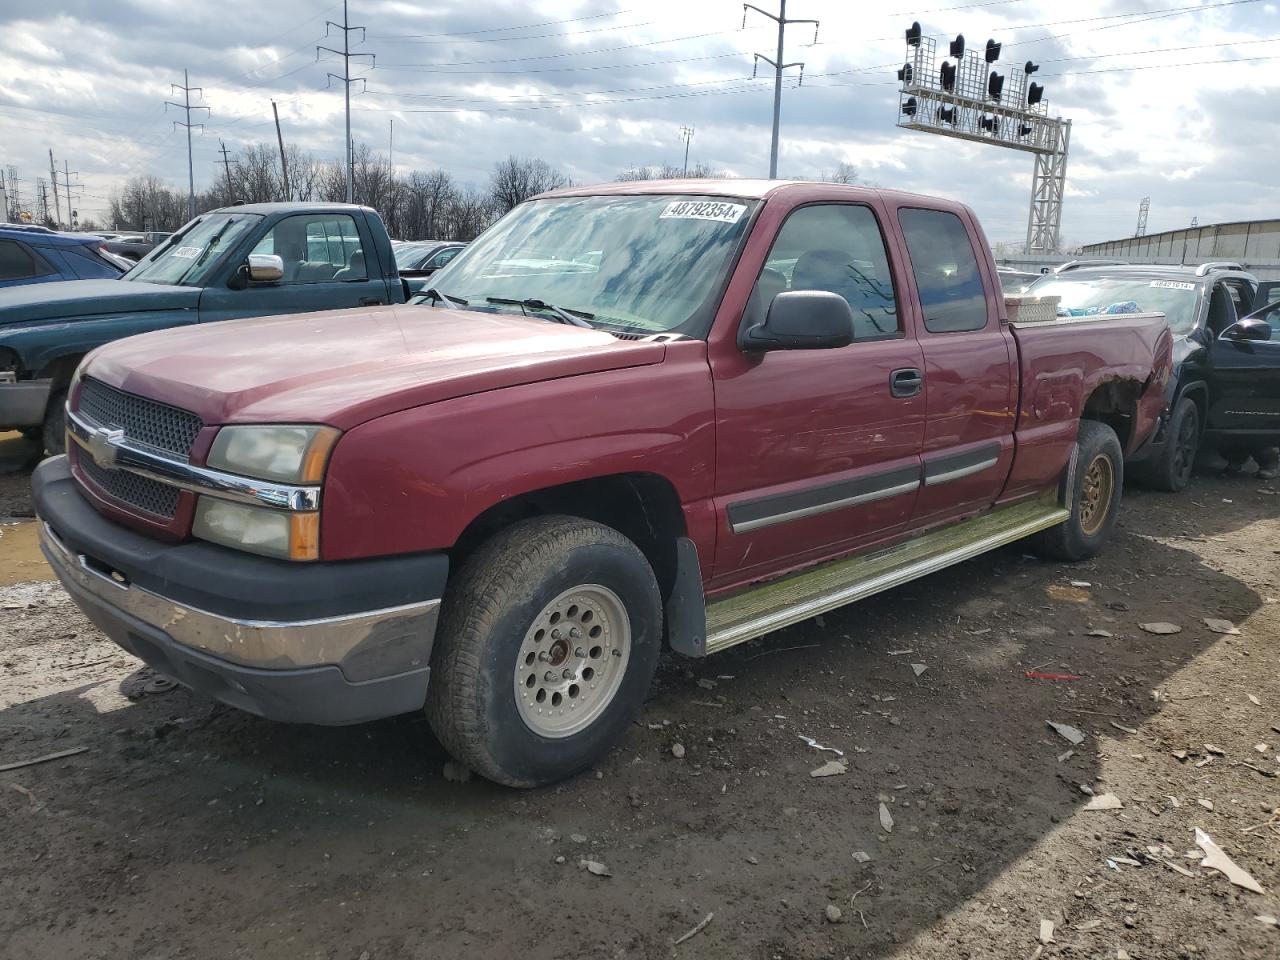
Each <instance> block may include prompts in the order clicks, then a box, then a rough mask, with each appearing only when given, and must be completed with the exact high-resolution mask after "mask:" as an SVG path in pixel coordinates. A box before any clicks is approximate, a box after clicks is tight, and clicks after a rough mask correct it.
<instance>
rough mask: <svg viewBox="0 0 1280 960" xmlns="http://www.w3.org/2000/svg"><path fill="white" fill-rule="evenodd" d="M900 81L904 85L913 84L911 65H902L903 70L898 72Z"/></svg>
mask: <svg viewBox="0 0 1280 960" xmlns="http://www.w3.org/2000/svg"><path fill="white" fill-rule="evenodd" d="M898 79H899V80H901V81H902V82H903V83H910V82H911V64H909V63H904V64H903V65H902V67H901V69H899V70H898Z"/></svg>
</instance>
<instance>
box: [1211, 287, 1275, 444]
mask: <svg viewBox="0 0 1280 960" xmlns="http://www.w3.org/2000/svg"><path fill="white" fill-rule="evenodd" d="M1253 316H1254V317H1255V318H1256V319H1259V320H1265V321H1266V322H1267V323H1269V324H1270V325H1271V339H1270V340H1269V341H1267V340H1235V339H1232V338H1231V337H1229V336H1226V335H1225V334H1226V333H1227V332H1228V330H1229V328H1230V327H1231V325H1232V324H1233V323H1235V322H1236V319H1237V316H1236V310H1235V301H1234V298H1233V297H1232V295H1231V291H1230V290H1228V289H1227V287H1226V284H1225V283H1222V282H1219V283H1217V284H1215V285H1214V288H1213V292H1212V294H1210V297H1209V317H1208V322H1207V324H1206V326H1207V329H1208V333H1209V335H1210V337H1211V338H1212V339H1211V340H1210V342H1209V375H1208V380H1209V415H1208V423H1207V424H1206V431H1207V432H1208V433H1209V434H1210V435H1211V439H1212V441H1213V442H1214V443H1215V444H1216V445H1217V446H1218V448H1219V449H1226V448H1229V447H1232V446H1239V447H1241V448H1243V449H1245V450H1251V449H1253V448H1254V447H1259V446H1262V447H1265V446H1275V445H1276V444H1277V442H1278V441H1280V302H1276V303H1275V304H1273V305H1272V307H1271V309H1269V310H1265V311H1261V312H1256V311H1255V313H1254V315H1253Z"/></svg>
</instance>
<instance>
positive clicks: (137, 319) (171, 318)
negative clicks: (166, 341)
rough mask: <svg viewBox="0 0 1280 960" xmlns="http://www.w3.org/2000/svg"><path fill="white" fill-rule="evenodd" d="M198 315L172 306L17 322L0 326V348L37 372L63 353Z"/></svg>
mask: <svg viewBox="0 0 1280 960" xmlns="http://www.w3.org/2000/svg"><path fill="white" fill-rule="evenodd" d="M198 317H199V313H198V311H197V310H195V309H194V308H175V309H172V310H147V311H140V312H131V313H118V314H104V315H100V316H89V317H75V318H73V319H69V320H55V321H52V322H50V321H47V320H45V321H40V322H39V323H31V324H22V323H16V324H11V325H6V326H4V327H0V348H7V349H9V350H12V351H13V352H14V353H15V354H16V355H17V357H18V360H19V363H20V365H21V367H22V369H23V370H26V371H27V372H29V373H32V374H34V375H37V376H38V375H40V374H42V373H44V372H45V371H47V370H49V369H50V368H51V367H52V366H53V365H54V363H56V362H57V361H58V360H60V359H61V358H63V357H70V356H81V355H83V354H85V353H88V352H89V351H90V350H92V349H94V348H95V347H100V346H102V345H103V344H104V343H110V342H111V341H112V340H119V339H121V338H123V337H132V336H134V335H136V334H139V333H150V332H151V331H152V330H165V329H168V328H169V327H176V326H180V325H182V324H187V323H195V322H196V320H197V319H198Z"/></svg>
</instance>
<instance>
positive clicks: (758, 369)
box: [709, 203, 924, 589]
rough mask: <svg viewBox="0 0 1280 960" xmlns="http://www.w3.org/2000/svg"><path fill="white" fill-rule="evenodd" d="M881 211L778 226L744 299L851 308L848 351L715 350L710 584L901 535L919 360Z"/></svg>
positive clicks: (912, 462)
mask: <svg viewBox="0 0 1280 960" xmlns="http://www.w3.org/2000/svg"><path fill="white" fill-rule="evenodd" d="M889 262H890V261H889V257H888V254H887V251H886V247H885V242H884V237H883V233H882V230H881V226H880V221H879V217H878V215H877V212H876V210H873V208H872V207H871V206H870V205H867V204H861V203H847V204H845V203H841V204H827V203H824V204H814V205H810V206H802V207H799V208H797V209H796V210H794V211H792V212H791V213H790V214H789V215H788V216H787V218H786V220H785V221H784V222H783V224H782V226H781V228H780V230H779V232H778V235H777V237H776V238H775V240H774V242H773V245H772V247H771V248H770V251H769V253H768V254H767V256H766V259H765V263H764V266H763V268H762V269H761V270H760V272H759V275H758V277H757V280H756V284H755V288H754V292H753V293H752V295H751V298H750V300H749V302H748V305H747V309H746V316H745V318H744V322H745V323H748V324H751V323H754V322H758V321H759V320H762V319H763V318H764V316H765V315H766V314H767V311H768V308H769V304H770V303H771V302H772V300H773V298H774V297H775V296H776V295H777V294H779V293H781V292H783V291H785V290H826V291H830V292H832V293H838V294H840V295H841V296H843V297H844V298H845V299H846V300H848V301H849V304H850V306H851V307H852V308H853V313H854V317H855V323H854V326H855V335H856V339H855V342H853V343H851V344H849V345H848V346H845V347H841V348H837V349H825V350H790V351H787V350H779V351H771V352H767V353H746V352H743V351H742V350H740V349H739V348H738V347H737V344H736V342H735V341H734V340H733V334H736V330H734V331H729V332H728V335H727V337H726V336H725V332H724V331H717V333H720V334H721V338H718V339H717V340H716V341H715V342H714V343H713V344H712V346H711V368H712V379H713V383H714V387H715V396H716V516H717V521H718V523H719V525H720V529H719V533H718V536H717V548H716V562H715V571H716V576H714V577H713V578H712V582H711V584H709V585H710V586H711V587H712V588H713V589H714V588H715V587H716V586H717V585H728V584H729V583H736V582H741V581H744V580H747V579H752V578H758V577H761V576H767V575H768V574H770V573H774V572H777V571H779V570H780V569H783V568H785V567H788V566H797V565H800V564H803V563H806V562H810V561H816V560H819V559H822V558H824V557H827V556H833V555H836V554H839V553H843V552H847V551H849V550H852V549H855V548H856V547H858V546H861V545H863V544H867V543H870V542H872V541H875V540H879V539H883V538H886V537H888V536H891V535H893V534H894V533H896V532H899V531H901V530H903V529H904V528H905V527H906V524H907V521H908V520H909V519H910V517H911V508H912V505H913V504H914V502H915V496H916V489H917V488H918V486H919V478H920V443H921V440H922V438H923V435H924V395H923V393H922V392H921V389H920V375H921V374H920V371H921V355H920V347H919V344H917V343H916V340H915V336H914V331H912V330H911V328H910V326H909V325H908V324H907V323H905V322H904V318H903V313H902V310H901V308H900V297H899V294H898V289H897V284H896V283H895V279H894V277H893V274H892V273H891V271H890V267H889Z"/></svg>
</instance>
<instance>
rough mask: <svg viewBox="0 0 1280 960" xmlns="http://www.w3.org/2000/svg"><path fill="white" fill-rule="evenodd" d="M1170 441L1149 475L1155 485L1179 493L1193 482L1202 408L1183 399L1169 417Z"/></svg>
mask: <svg viewBox="0 0 1280 960" xmlns="http://www.w3.org/2000/svg"><path fill="white" fill-rule="evenodd" d="M1168 437H1169V439H1168V442H1167V443H1166V444H1165V447H1164V449H1163V450H1162V451H1161V452H1160V456H1159V457H1157V458H1156V460H1155V461H1153V462H1152V464H1151V465H1150V468H1149V472H1148V473H1147V478H1148V479H1149V480H1150V482H1151V485H1152V486H1154V487H1156V488H1158V489H1160V490H1168V491H1169V492H1170V493H1177V492H1178V491H1180V490H1183V489H1185V488H1186V486H1187V484H1188V483H1190V482H1191V468H1192V467H1193V466H1194V465H1195V461H1196V452H1197V451H1198V450H1199V449H1200V408H1199V407H1197V406H1196V402H1195V401H1194V400H1192V399H1191V398H1190V397H1183V398H1182V399H1181V400H1179V401H1178V405H1177V406H1176V407H1175V408H1174V411H1173V416H1172V417H1170V418H1169V431H1168Z"/></svg>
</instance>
